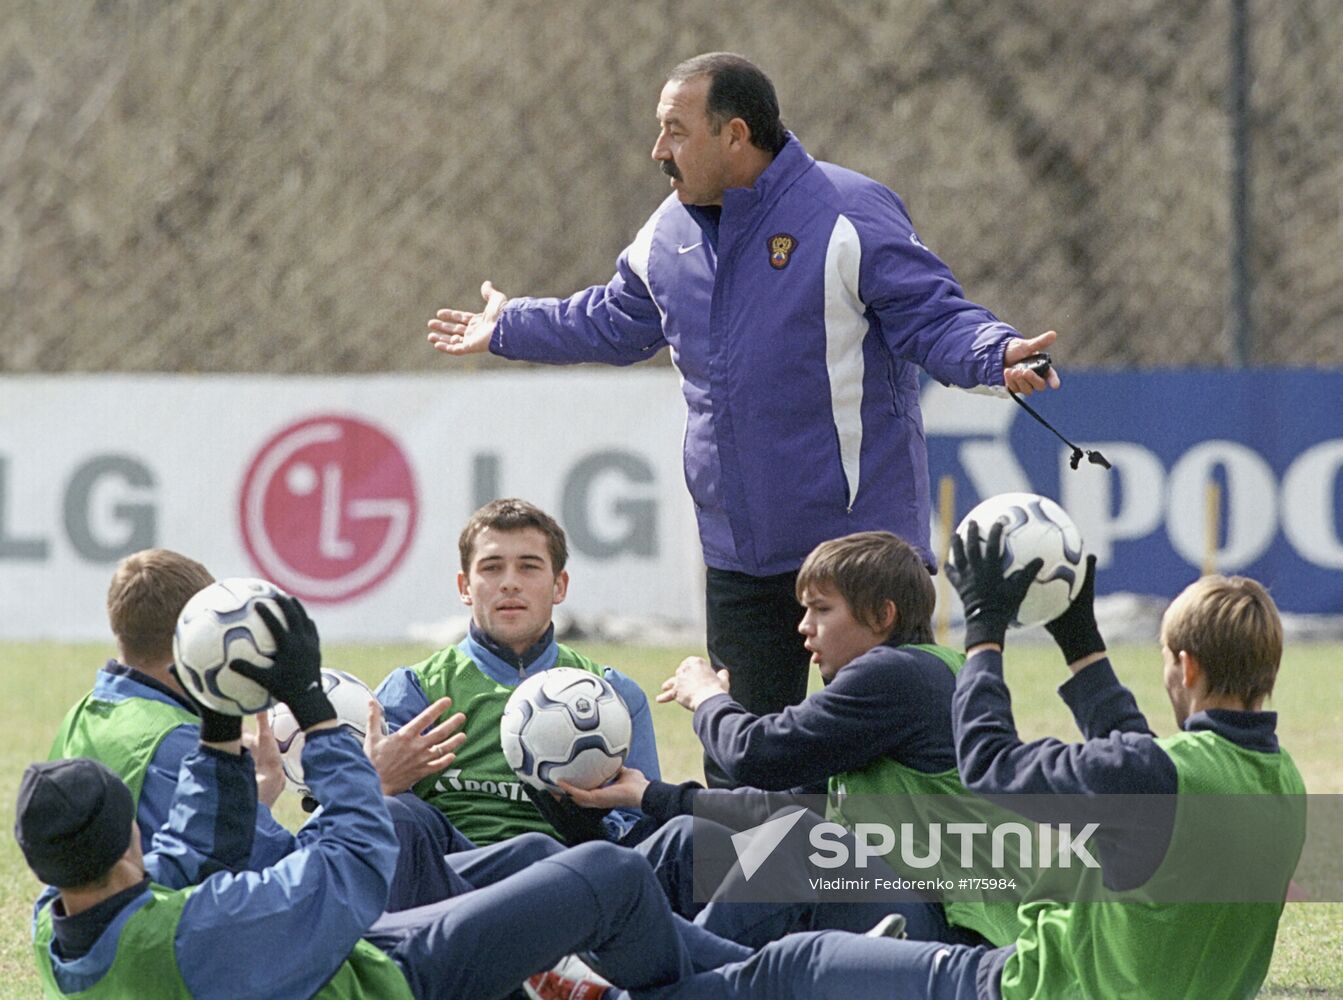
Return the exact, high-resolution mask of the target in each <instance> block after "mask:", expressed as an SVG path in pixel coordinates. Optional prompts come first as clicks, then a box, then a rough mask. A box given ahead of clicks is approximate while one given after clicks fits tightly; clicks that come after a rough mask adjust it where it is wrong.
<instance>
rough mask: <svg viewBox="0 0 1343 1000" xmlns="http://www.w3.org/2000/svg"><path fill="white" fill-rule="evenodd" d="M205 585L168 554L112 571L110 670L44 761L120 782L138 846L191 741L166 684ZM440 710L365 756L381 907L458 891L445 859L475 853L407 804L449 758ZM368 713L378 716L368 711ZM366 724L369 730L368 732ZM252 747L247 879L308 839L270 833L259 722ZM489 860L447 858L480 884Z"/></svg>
mask: <svg viewBox="0 0 1343 1000" xmlns="http://www.w3.org/2000/svg"><path fill="white" fill-rule="evenodd" d="M213 582H214V577H212V576H211V575H210V572H209V571H208V570H207V569H206V568H205V567H204V566H202V565H201V564H200V563H198V562H196V561H195V560H194V559H189V558H188V557H186V556H184V555H181V554H180V553H177V552H173V551H170V550H168V549H146V550H144V551H141V552H136V553H134V554H132V555H130V556H127V557H126V558H125V559H123V560H122V561H121V563H120V564H118V566H117V569H116V572H115V573H114V574H113V576H112V582H111V584H110V586H109V588H108V592H107V614H108V620H109V622H110V623H111V626H112V633H113V635H114V637H115V639H116V644H117V655H118V659H117V660H114V661H111V662H109V663H108V664H107V665H106V666H104V667H103V668H102V669H101V670H99V671H98V674H97V676H96V677H95V679H94V685H93V690H92V691H91V692H90V693H89V694H88V695H86V696H85V697H84V698H83V699H81V700H80V701H79V702H78V703H77V704H76V705H74V706H73V707H72V708H71V709H70V711H69V712H67V713H66V716H65V719H64V720H63V722H62V723H61V728H60V730H59V732H58V733H57V735H56V738H55V740H53V742H52V747H51V752H50V757H51V758H52V759H56V758H60V757H81V756H82V757H92V758H95V759H96V760H100V761H102V762H103V763H104V764H106V765H107V766H108V767H110V768H111V769H112V770H113V772H115V773H116V774H117V775H118V776H120V777H121V779H122V780H123V781H125V782H126V784H127V786H128V787H129V788H130V791H131V799H132V801H133V802H134V804H135V816H136V822H137V826H138V827H139V830H140V837H141V846H142V847H143V848H144V849H145V850H148V849H149V842H150V838H151V837H152V836H153V834H154V831H156V830H158V829H159V828H160V827H161V826H162V825H163V824H164V823H165V822H166V821H167V819H168V808H169V806H170V805H171V804H172V801H173V796H174V794H175V793H176V791H177V780H178V775H179V773H180V771H181V767H182V761H183V759H184V758H185V757H186V756H187V754H189V753H191V752H193V751H194V750H195V748H196V744H197V742H198V739H199V719H198V718H197V715H196V710H195V706H194V705H193V704H192V702H191V701H190V699H188V697H187V695H186V692H185V690H184V689H183V688H182V685H181V684H180V683H178V680H177V677H176V676H175V675H174V674H173V672H172V658H173V630H174V628H175V627H176V623H177V616H178V614H179V613H180V612H181V610H182V607H183V606H184V605H185V604H186V602H187V601H188V600H190V598H191V597H192V595H194V594H195V593H196V592H197V591H198V590H200V589H202V588H203V587H206V586H209V585H210V584H211V583H213ZM450 704H451V703H450V702H449V701H448V700H447V699H443V700H441V701H439V702H436V703H435V704H434V705H431V706H428V708H427V709H426V711H425V713H422V717H421V718H420V719H418V720H417V724H415V725H412V726H409V727H407V728H406V730H405V731H404V732H403V733H399V734H396V735H394V736H391V737H383V736H382V735H381V726H380V725H373V724H370V725H369V727H368V732H369V733H370V738H369V739H368V740H367V741H366V743H365V750H366V752H368V754H369V756H370V757H371V758H372V759H373V760H374V761H376V764H377V767H378V769H379V772H380V779H381V781H382V784H383V790H384V793H386V794H388V795H393V794H394V793H396V792H401V793H403V794H401V795H398V796H395V797H393V798H389V800H388V809H389V810H390V812H391V815H392V818H393V821H394V823H395V825H396V829H397V834H398V836H399V837H400V839H401V842H402V845H403V850H402V853H401V855H400V867H399V868H398V870H397V877H396V880H395V882H394V885H393V891H392V895H391V906H392V908H393V909H402V908H405V907H410V906H419V905H421V904H423V903H427V902H432V901H435V900H438V899H442V898H444V897H446V896H449V895H452V894H454V893H455V892H458V891H461V889H462V883H461V880H460V879H459V878H458V877H457V874H454V872H453V871H450V870H448V869H447V868H446V867H445V864H444V861H443V855H445V854H448V853H452V852H457V851H464V850H466V849H469V848H471V847H473V846H474V845H472V844H471V843H470V842H469V841H467V840H466V839H465V838H464V837H462V836H461V835H460V834H458V833H457V832H456V831H455V830H453V828H452V826H451V824H450V823H448V822H447V821H446V820H445V819H444V818H443V817H442V816H441V815H440V814H439V813H437V812H435V811H434V810H432V809H429V808H427V807H426V806H425V805H424V803H422V802H421V801H420V800H419V799H418V798H416V797H415V796H413V795H409V794H406V790H407V789H409V788H410V786H411V784H413V783H414V782H415V781H416V780H418V779H419V778H421V777H423V776H424V775H425V774H429V773H432V772H434V771H437V770H440V769H441V768H442V767H443V766H444V765H443V761H444V760H445V759H447V757H448V756H450V755H451V751H452V749H453V748H454V745H455V744H454V741H455V742H458V743H459V742H460V739H461V738H460V737H459V736H457V735H456V731H457V729H459V728H460V726H461V723H462V719H461V717H460V716H455V717H452V718H450V719H448V720H447V721H446V722H444V723H443V724H441V725H438V726H432V725H431V724H432V722H433V720H434V719H435V718H437V717H438V716H439V715H440V714H446V713H447V710H448V708H449V706H450ZM374 711H376V710H374ZM373 721H374V720H370V722H371V723H372V722H373ZM258 724H259V731H258V735H257V738H256V740H255V741H254V743H253V747H254V753H255V754H256V757H257V760H258V762H259V764H260V766H259V767H258V785H259V790H260V793H261V800H262V801H261V802H260V803H259V804H258V807H257V810H256V833H255V836H254V839H253V848H252V857H251V859H250V861H249V867H251V868H254V869H260V868H264V867H265V866H266V865H269V864H272V863H274V862H275V861H278V860H279V859H280V858H281V857H283V856H285V855H286V854H288V853H290V852H291V851H293V850H294V848H295V847H297V846H298V845H299V844H301V843H302V842H303V841H304V839H305V838H306V836H307V834H306V832H305V831H302V830H301V831H300V832H299V833H298V835H297V836H295V835H294V834H292V833H290V832H289V831H288V830H286V829H285V828H284V827H283V826H281V825H280V824H279V823H277V822H276V821H275V819H274V818H273V817H272V816H271V814H270V809H269V808H268V807H269V806H270V805H271V804H273V803H274V801H275V799H276V797H277V796H278V795H279V794H280V791H281V790H282V788H283V787H284V775H283V773H282V771H281V769H280V758H279V750H278V748H277V747H276V746H275V741H274V739H273V738H271V736H270V732H269V728H268V727H267V726H266V724H265V716H264V714H263V715H261V716H258ZM488 863H489V857H488V856H482V855H480V854H472V855H469V856H463V857H459V858H456V859H455V860H454V862H453V866H454V867H455V868H457V869H460V871H459V872H458V874H463V875H465V876H466V877H469V878H472V879H480V878H482V877H484V876H483V875H482V873H481V866H482V865H487V864H488Z"/></svg>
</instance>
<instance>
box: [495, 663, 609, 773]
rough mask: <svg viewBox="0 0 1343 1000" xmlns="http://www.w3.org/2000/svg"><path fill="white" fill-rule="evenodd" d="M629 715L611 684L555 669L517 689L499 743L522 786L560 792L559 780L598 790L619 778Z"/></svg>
mask: <svg viewBox="0 0 1343 1000" xmlns="http://www.w3.org/2000/svg"><path fill="white" fill-rule="evenodd" d="M630 735H631V727H630V712H629V709H628V708H627V707H626V705H625V701H624V699H622V698H621V697H620V695H619V694H618V693H617V692H616V689H615V688H613V687H612V686H611V684H610V682H609V681H608V680H607V679H606V678H605V677H602V676H600V675H598V674H591V673H588V672H587V671H586V670H577V669H575V668H573V667H553V668H551V669H550V670H544V671H542V672H541V673H539V674H536V675H535V676H533V677H529V678H527V680H525V681H523V682H522V683H521V684H519V685H518V686H517V690H515V691H514V692H513V694H512V695H510V696H509V699H508V704H507V705H505V706H504V717H503V719H502V720H501V721H500V723H499V744H500V746H501V747H502V748H503V751H504V759H505V760H507V761H508V766H509V767H511V768H512V769H513V772H514V773H515V774H516V775H517V776H518V777H519V778H520V779H521V780H522V781H524V782H526V783H527V784H529V785H531V786H532V787H533V788H537V789H541V790H543V791H558V790H559V788H558V786H557V784H556V782H558V781H561V780H563V781H567V782H568V783H569V784H571V785H573V786H575V787H576V788H596V787H598V786H599V785H603V784H605V783H606V782H607V781H609V780H610V779H611V778H613V777H615V774H616V772H617V771H619V770H620V768H621V765H622V764H624V763H625V755H626V754H628V753H629V749H630Z"/></svg>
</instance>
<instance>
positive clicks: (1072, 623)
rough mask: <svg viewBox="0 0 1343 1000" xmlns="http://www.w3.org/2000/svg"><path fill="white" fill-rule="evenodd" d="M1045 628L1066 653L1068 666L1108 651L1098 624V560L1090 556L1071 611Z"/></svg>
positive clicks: (1064, 613)
mask: <svg viewBox="0 0 1343 1000" xmlns="http://www.w3.org/2000/svg"><path fill="white" fill-rule="evenodd" d="M1045 628H1047V629H1048V630H1049V634H1050V635H1052V636H1053V637H1054V641H1055V642H1057V643H1058V644H1059V649H1061V650H1063V661H1064V662H1065V663H1076V662H1077V661H1078V660H1081V659H1083V658H1085V657H1088V656H1090V655H1091V654H1092V653H1103V652H1105V640H1104V639H1103V638H1101V630H1100V626H1098V625H1097V624H1096V557H1095V556H1087V575H1086V579H1085V580H1084V581H1083V583H1082V589H1081V590H1080V591H1079V592H1078V594H1077V596H1076V597H1075V598H1074V599H1073V602H1072V603H1071V604H1069V605H1068V610H1067V611H1065V612H1063V614H1061V615H1059V616H1058V617H1057V618H1055V619H1054V620H1053V621H1052V622H1047V623H1046V624H1045Z"/></svg>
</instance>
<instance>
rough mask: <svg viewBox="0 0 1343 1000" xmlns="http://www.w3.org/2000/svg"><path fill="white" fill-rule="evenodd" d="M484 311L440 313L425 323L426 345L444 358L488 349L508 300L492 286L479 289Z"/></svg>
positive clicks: (454, 310)
mask: <svg viewBox="0 0 1343 1000" xmlns="http://www.w3.org/2000/svg"><path fill="white" fill-rule="evenodd" d="M480 297H481V298H483V299H484V300H485V308H484V309H482V310H481V311H480V312H478V313H472V312H463V311H462V310H461V309H440V310H439V311H438V312H436V313H435V314H434V318H433V319H431V320H430V321H429V344H430V346H431V347H433V348H434V349H435V350H438V351H442V352H443V353H444V354H481V353H483V352H485V351H488V350H489V349H490V338H491V337H493V336H494V326H495V324H496V323H498V322H499V313H500V312H501V311H502V310H503V308H504V303H505V302H507V301H508V296H507V295H505V294H504V293H503V292H501V291H499V289H497V288H495V287H494V285H493V283H491V282H489V281H487V282H485V283H484V284H483V285H481V286H480Z"/></svg>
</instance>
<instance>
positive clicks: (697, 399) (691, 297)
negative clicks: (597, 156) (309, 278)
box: [429, 53, 1058, 778]
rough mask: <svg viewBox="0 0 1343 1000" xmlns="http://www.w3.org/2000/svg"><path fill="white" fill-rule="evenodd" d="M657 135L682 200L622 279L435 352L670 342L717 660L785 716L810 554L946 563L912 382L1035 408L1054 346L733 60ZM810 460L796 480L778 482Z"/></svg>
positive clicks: (740, 688)
mask: <svg viewBox="0 0 1343 1000" xmlns="http://www.w3.org/2000/svg"><path fill="white" fill-rule="evenodd" d="M658 121H659V123H660V126H661V128H660V131H659V133H658V138H657V142H656V143H655V144H654V146H653V159H655V160H656V161H658V163H659V164H660V165H661V168H662V171H663V172H664V173H665V174H667V176H668V177H669V178H670V183H671V187H672V192H673V193H672V194H671V195H669V196H668V197H667V199H666V200H665V201H664V202H663V203H662V204H661V205H660V206H659V207H658V209H657V210H656V211H655V212H654V213H653V215H652V217H651V218H650V219H649V220H648V221H647V222H646V223H645V224H644V226H643V228H642V229H641V230H640V231H639V234H638V235H637V236H636V237H635V238H634V242H633V243H631V244H630V246H629V247H627V248H626V249H625V251H624V252H623V253H622V254H621V255H620V258H619V260H618V261H617V262H616V273H615V276H614V277H612V278H611V280H610V281H609V282H607V283H606V284H605V285H595V286H593V287H591V288H588V289H585V290H583V291H581V292H578V293H576V294H574V295H572V296H570V297H569V298H567V299H553V298H549V299H530V298H516V299H512V300H509V299H507V298H506V297H505V296H504V294H503V293H502V292H500V291H499V290H498V289H496V288H495V287H494V286H493V285H492V284H491V283H490V282H488V281H487V282H485V284H484V285H482V286H481V294H482V295H483V296H484V298H485V307H484V309H483V310H482V311H481V312H479V313H469V312H464V311H461V310H456V309H443V310H440V311H439V312H438V314H437V317H436V318H435V319H433V320H431V321H430V322H429V328H430V330H431V331H432V332H431V333H430V334H429V341H430V343H431V344H433V346H434V347H435V348H437V349H438V350H441V351H443V352H445V353H447V354H451V355H457V354H473V353H477V352H483V351H486V350H489V351H491V352H493V353H495V354H498V355H501V356H503V357H506V358H512V359H517V360H524V361H534V362H541V363H545V364H576V363H581V362H604V363H607V364H615V365H627V364H632V363H634V362H637V361H642V360H644V359H646V358H650V357H652V356H653V355H654V354H656V353H657V352H658V351H659V350H661V349H662V348H663V347H670V348H671V352H672V361H673V363H674V364H675V365H676V367H677V368H678V369H679V371H680V373H681V377H682V386H683V391H684V394H685V399H686V405H687V406H688V408H689V420H688V422H687V425H686V434H685V455H684V460H685V474H686V483H687V485H688V486H689V489H690V494H691V496H692V498H693V499H694V501H695V512H696V516H697V518H698V521H699V531H700V541H701V544H702V546H703V550H704V561H705V563H706V565H707V566H708V577H707V584H706V605H707V616H706V617H707V622H708V649H709V654H710V658H711V659H712V660H713V661H714V662H715V663H716V664H717V665H719V666H726V667H727V668H728V669H730V670H731V671H732V692H733V695H734V697H736V698H737V700H738V701H739V702H740V703H741V704H742V705H743V706H744V707H745V708H746V709H747V710H748V711H750V712H753V713H757V714H763V713H770V712H777V711H779V710H781V709H782V708H783V707H784V706H785V705H788V704H795V703H796V702H799V701H801V699H802V698H803V696H804V695H805V694H806V682H807V663H808V654H807V652H806V650H804V649H803V647H802V642H801V639H800V638H799V636H798V634H797V632H796V631H795V629H794V626H795V625H796V618H797V607H796V602H795V600H794V580H795V578H796V574H797V569H798V567H799V566H800V565H801V563H802V560H803V558H804V557H805V556H806V554H807V553H808V552H810V551H811V550H812V549H813V548H814V547H815V546H816V545H817V544H818V543H820V542H822V541H825V540H826V539H830V538H836V537H838V536H840V535H845V534H849V533H851V532H854V531H862V530H887V531H892V532H894V533H895V534H897V535H899V536H900V537H902V538H904V539H906V540H907V541H909V542H910V543H911V544H912V545H914V546H915V548H916V549H918V551H919V553H920V555H921V556H922V558H923V560H924V562H925V563H926V564H927V565H928V566H929V568H930V569H932V568H933V566H934V559H933V556H932V553H931V551H930V549H929V544H928V542H929V539H928V523H929V489H928V463H927V455H926V450H925V446H924V441H923V427H922V420H921V416H920V413H919V392H918V389H919V387H918V377H917V369H918V368H922V369H924V370H925V371H927V372H928V373H929V374H930V375H931V376H932V377H933V378H935V379H937V380H938V381H940V382H944V383H948V384H954V385H959V386H963V387H966V388H969V387H973V386H979V385H988V386H1000V385H1006V386H1007V387H1008V388H1010V389H1013V390H1015V391H1017V392H1020V393H1023V394H1028V393H1030V392H1032V391H1034V390H1036V389H1043V388H1045V387H1047V386H1049V387H1053V386H1057V385H1058V376H1057V375H1056V374H1054V373H1053V372H1050V373H1049V375H1048V376H1047V378H1041V377H1040V376H1038V375H1036V374H1034V373H1032V372H1028V371H1025V370H1020V369H1018V370H1013V366H1014V365H1016V364H1017V363H1018V362H1020V361H1022V360H1023V359H1025V358H1026V357H1028V356H1030V355H1031V354H1034V353H1036V352H1038V351H1041V350H1043V349H1045V348H1046V347H1048V346H1049V345H1050V344H1051V343H1053V341H1054V338H1055V333H1054V332H1053V331H1049V332H1047V333H1044V334H1042V335H1040V336H1038V337H1035V338H1033V339H1030V340H1025V339H1022V338H1021V337H1020V335H1019V334H1018V333H1017V332H1016V331H1015V330H1014V329H1012V327H1010V326H1008V325H1007V324H1006V323H1002V322H1000V321H999V320H998V318H997V317H995V316H994V315H993V314H992V313H991V312H989V311H988V310H987V309H984V308H983V307H981V306H978V305H976V304H974V303H973V302H970V301H968V300H967V299H966V298H965V297H964V296H963V294H962V292H961V288H960V286H959V285H958V284H957V283H956V280H955V278H953V277H952V274H951V272H950V271H949V270H948V269H947V267H946V265H944V264H943V263H942V262H941V261H940V260H938V258H937V257H936V256H935V255H934V254H933V253H932V252H931V251H930V250H929V249H928V248H927V247H926V246H924V244H923V243H922V242H921V241H920V239H919V237H918V235H917V234H916V233H915V231H914V228H913V225H912V223H911V222H910V219H909V216H908V215H907V214H906V212H905V207H904V205H903V203H902V202H901V201H900V199H899V197H897V196H896V195H895V193H894V192H892V191H891V190H889V189H888V188H886V187H885V186H883V185H881V184H879V183H877V182H876V181H874V180H871V179H870V178H867V177H864V176H862V175H861V174H857V173H854V172H853V171H850V170H846V169H844V168H843V167H839V166H836V165H834V164H830V163H823V162H819V161H816V160H813V159H812V158H811V157H810V156H809V155H807V152H806V151H805V150H804V149H803V148H802V144H801V143H800V142H798V140H797V139H796V137H794V136H793V135H792V134H791V133H789V132H788V131H786V130H785V129H784V127H783V123H782V121H781V120H780V118H779V106H778V101H777V99H776V97H775V94H774V87H773V84H771V83H770V81H769V78H768V77H766V76H765V74H764V73H763V72H761V71H760V70H759V69H758V68H757V67H756V66H754V65H753V64H751V63H750V62H748V61H747V60H746V59H744V58H742V57H741V56H737V55H733V54H731V53H710V54H707V55H702V56H697V57H695V58H693V59H690V60H688V61H686V62H684V63H682V64H681V65H680V66H678V67H677V68H676V69H675V70H674V71H673V72H672V75H671V77H670V79H669V80H668V82H667V84H666V86H665V87H663V90H662V95H661V99H660V101H659V103H658ZM802 460H805V465H806V472H805V474H803V473H800V472H798V473H794V474H791V475H790V474H788V473H787V471H786V470H796V469H798V468H799V462H800V461H802ZM710 777H711V778H713V777H714V775H712V774H711V775H710Z"/></svg>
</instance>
